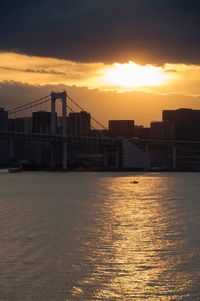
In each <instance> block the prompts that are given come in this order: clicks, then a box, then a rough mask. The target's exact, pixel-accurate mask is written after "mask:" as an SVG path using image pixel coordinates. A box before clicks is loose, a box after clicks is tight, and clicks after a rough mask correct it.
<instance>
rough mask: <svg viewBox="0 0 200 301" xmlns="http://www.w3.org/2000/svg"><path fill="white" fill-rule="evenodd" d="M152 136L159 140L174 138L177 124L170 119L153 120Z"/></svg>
mask: <svg viewBox="0 0 200 301" xmlns="http://www.w3.org/2000/svg"><path fill="white" fill-rule="evenodd" d="M150 138H151V139H157V140H174V139H175V126H174V123H173V122H171V121H169V120H164V121H153V122H151V126H150Z"/></svg>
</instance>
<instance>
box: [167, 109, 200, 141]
mask: <svg viewBox="0 0 200 301" xmlns="http://www.w3.org/2000/svg"><path fill="white" fill-rule="evenodd" d="M163 121H170V122H171V123H173V124H174V127H175V139H176V140H200V131H199V129H200V110H192V109H178V110H165V111H163Z"/></svg>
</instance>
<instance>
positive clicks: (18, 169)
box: [8, 166, 22, 173]
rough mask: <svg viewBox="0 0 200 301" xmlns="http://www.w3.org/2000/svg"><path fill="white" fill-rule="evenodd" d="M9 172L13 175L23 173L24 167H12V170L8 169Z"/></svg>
mask: <svg viewBox="0 0 200 301" xmlns="http://www.w3.org/2000/svg"><path fill="white" fill-rule="evenodd" d="M8 171H9V172H12V173H15V172H21V171H22V166H17V167H10V168H8Z"/></svg>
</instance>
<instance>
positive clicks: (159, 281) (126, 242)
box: [72, 177, 191, 301]
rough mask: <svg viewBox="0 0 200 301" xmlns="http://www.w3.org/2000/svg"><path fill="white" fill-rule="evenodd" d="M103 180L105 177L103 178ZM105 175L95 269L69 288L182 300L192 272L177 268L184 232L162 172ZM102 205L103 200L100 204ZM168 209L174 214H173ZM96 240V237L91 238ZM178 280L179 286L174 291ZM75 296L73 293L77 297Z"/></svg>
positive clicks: (113, 296) (99, 295) (98, 296)
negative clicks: (180, 228)
mask: <svg viewBox="0 0 200 301" xmlns="http://www.w3.org/2000/svg"><path fill="white" fill-rule="evenodd" d="M104 180H105V179H104ZM136 180H137V181H138V182H139V184H138V185H133V184H132V183H131V181H132V178H131V177H117V178H108V179H107V185H106V187H105V189H106V190H108V195H107V198H106V199H105V204H103V208H102V207H101V208H100V207H99V208H98V210H99V215H100V219H99V220H97V224H98V226H99V227H100V231H99V233H98V237H97V238H96V246H95V247H94V246H92V245H91V249H93V253H92V256H91V254H88V262H89V263H91V262H93V265H94V269H93V272H92V273H91V274H90V275H89V276H88V277H86V278H84V279H83V280H81V281H80V283H78V285H77V286H76V287H74V289H73V290H72V295H73V297H75V298H77V297H79V298H81V297H83V296H84V297H85V298H86V299H87V298H88V299H87V300H135V299H137V300H144V299H145V300H146V299H147V300H163V301H164V300H166V301H167V300H182V297H183V296H184V297H185V298H186V297H187V291H188V289H189V287H190V284H191V281H190V275H188V274H187V273H185V272H183V270H181V265H182V264H184V261H185V258H184V253H182V252H181V251H182V248H183V247H184V238H183V237H182V236H181V231H179V227H180V226H181V225H180V223H179V222H177V224H176V208H175V207H174V205H173V202H170V200H169V199H168V193H169V185H170V189H172V188H173V187H171V183H167V182H166V179H165V178H164V177H152V178H148V177H138V178H136ZM101 205H102V204H101ZM171 214H172V216H171ZM93 242H94V241H93ZM174 286H176V288H177V291H174ZM76 300H77V299H76Z"/></svg>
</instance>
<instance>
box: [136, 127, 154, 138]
mask: <svg viewBox="0 0 200 301" xmlns="http://www.w3.org/2000/svg"><path fill="white" fill-rule="evenodd" d="M134 136H135V137H137V138H139V139H149V138H150V128H149V127H144V126H143V125H135V126H134Z"/></svg>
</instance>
